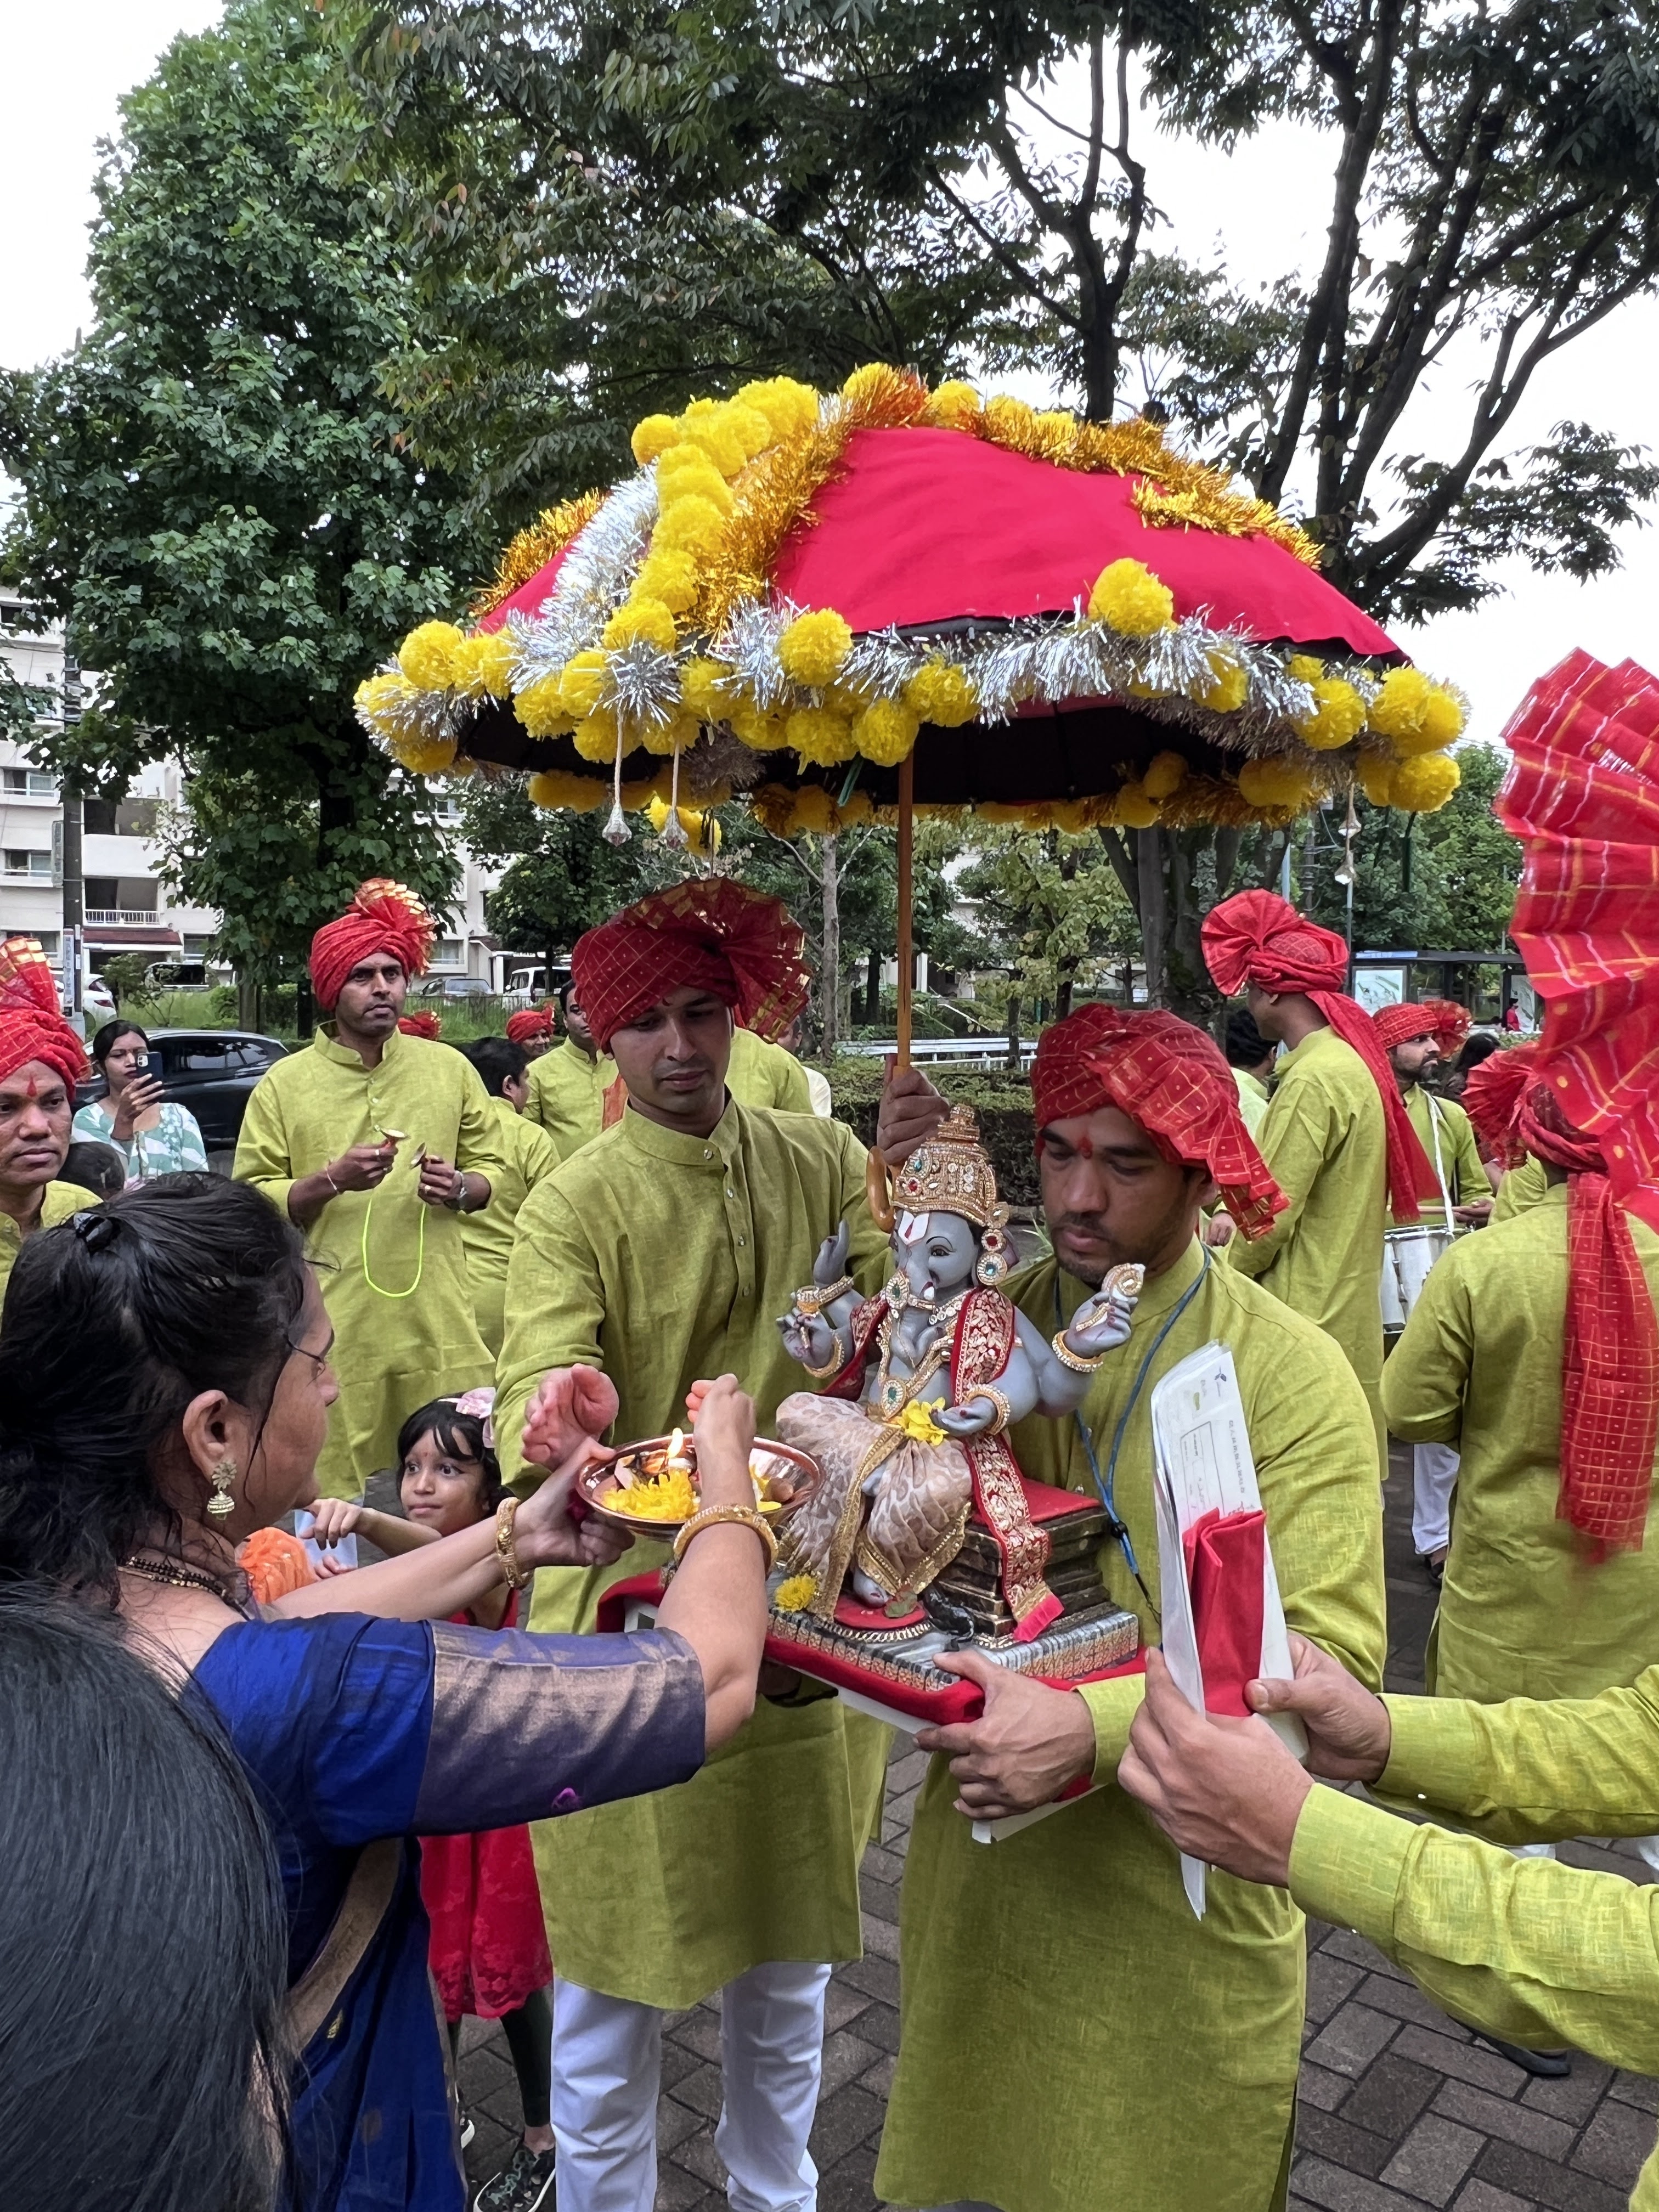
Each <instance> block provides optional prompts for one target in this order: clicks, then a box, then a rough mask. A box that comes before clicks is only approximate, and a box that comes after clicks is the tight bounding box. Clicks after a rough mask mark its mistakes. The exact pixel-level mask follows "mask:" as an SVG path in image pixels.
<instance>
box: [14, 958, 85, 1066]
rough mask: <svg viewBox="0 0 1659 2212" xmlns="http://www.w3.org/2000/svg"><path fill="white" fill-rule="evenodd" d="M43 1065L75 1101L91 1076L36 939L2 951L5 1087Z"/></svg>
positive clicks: (81, 1046) (81, 1045) (81, 1047)
mask: <svg viewBox="0 0 1659 2212" xmlns="http://www.w3.org/2000/svg"><path fill="white" fill-rule="evenodd" d="M31 1060H39V1061H40V1063H41V1065H42V1066H45V1067H49V1068H51V1069H52V1072H53V1073H55V1074H58V1075H61V1076H62V1077H63V1079H64V1089H65V1090H66V1091H68V1092H69V1094H70V1098H71V1099H73V1097H74V1096H75V1086H76V1084H77V1083H78V1082H79V1081H80V1080H81V1078H82V1076H83V1075H84V1074H85V1073H86V1072H87V1054H86V1048H85V1046H84V1045H83V1044H82V1042H81V1040H80V1038H79V1037H78V1036H76V1033H75V1031H74V1030H72V1029H71V1028H70V1024H68V1023H67V1022H66V1021H65V1020H64V1017H63V1014H62V1012H61V1011H60V1010H59V1007H58V986H57V983H56V982H55V981H53V979H52V969H50V968H49V967H48V966H47V964H46V954H45V953H44V952H42V951H41V950H40V945H39V944H38V943H37V942H36V940H35V939H33V938H32V937H9V938H7V939H6V941H5V943H4V944H3V945H0V1081H3V1080H4V1079H5V1078H6V1077H7V1076H10V1075H15V1074H16V1073H17V1071H18V1069H19V1068H20V1067H27V1066H28V1064H29V1062H30V1061H31Z"/></svg>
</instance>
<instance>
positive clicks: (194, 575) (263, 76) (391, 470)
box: [0, 0, 477, 981]
mask: <svg viewBox="0 0 1659 2212" xmlns="http://www.w3.org/2000/svg"><path fill="white" fill-rule="evenodd" d="M333 67H334V56H333V51H332V48H331V45H330V43H329V40H328V37H327V34H326V29H325V26H324V25H323V24H322V23H321V21H320V19H319V15H318V14H317V12H316V11H315V10H314V9H310V8H307V7H304V6H301V5H300V4H298V0H295V4H287V0H242V3H241V4H238V5H233V6H232V8H231V9H229V10H228V14H227V15H226V19H225V21H224V24H223V26H222V28H220V29H217V30H214V31H210V32H208V33H204V35H202V36H200V37H190V38H181V39H179V40H176V41H175V42H174V44H173V46H172V47H170V48H169V50H168V52H167V54H166V55H165V56H164V57H163V58H162V61H161V65H160V67H159V68H158V70H157V71H156V74H155V77H154V78H153V79H152V80H151V82H149V84H147V85H145V86H143V87H142V88H140V89H139V90H138V91H137V92H135V93H133V94H131V95H130V96H129V98H128V99H127V100H125V103H124V104H123V110H122V116H123V127H122V135H121V137H120V139H119V141H118V143H117V144H116V146H115V147H114V148H113V149H111V151H110V152H109V154H108V155H107V158H106V163H105V167H104V169H103V172H102V173H101V175H100V179H99V182H98V187H97V189H98V201H99V214H98V219H97V222H96V223H95V225H94V234H93V245H92V258H91V276H92V283H93V292H94V324H93V327H92V329H91V331H89V333H88V335H87V336H86V337H85V338H83V339H82V342H81V343H79V344H78V345H77V346H76V349H75V351H74V352H73V353H72V354H70V355H69V356H66V357H65V358H64V360H62V361H60V362H55V363H52V364H51V365H50V366H48V367H46V368H43V369H40V370H38V371H34V372H29V373H26V374H12V375H9V376H6V377H5V378H3V379H0V461H3V464H4V465H5V467H6V469H7V470H8V471H9V473H10V474H11V475H12V476H13V477H15V478H16V479H17V481H18V482H19V483H21V486H22V496H21V501H20V502H19V506H18V509H17V512H16V514H15V519H14V521H13V525H12V527H11V531H10V533H9V542H8V544H7V548H6V560H7V564H8V568H9V573H10V574H12V575H13V576H14V577H15V579H16V580H17V581H18V582H19V583H20V584H21V586H22V588H23V590H24V591H25V592H27V595H28V597H29V598H30V599H32V600H33V602H34V603H35V604H36V605H40V606H41V607H43V608H46V609H47V610H49V611H51V612H52V613H53V614H55V615H57V616H58V617H61V618H62V619H63V620H64V622H65V623H66V624H67V626H68V633H69V637H70V647H71V649H72V650H73V651H75V652H76V653H77V655H78V657H79V658H80V659H81V661H82V664H83V665H86V666H88V667H90V668H95V669H97V670H99V671H101V676H102V684H101V689H100V692H99V695H98V704H97V707H96V708H95V710H94V711H91V712H88V714H86V715H85V716H84V717H83V719H82V721H81V723H80V725H79V726H78V728H75V729H71V730H70V731H67V732H64V734H63V735H62V736H61V737H57V738H51V739H50V740H48V741H47V742H46V744H45V745H44V747H43V750H44V751H45V753H46V755H47V756H48V757H50V758H51V759H52V761H53V762H54V763H56V764H57V765H58V767H59V768H60V769H63V770H64V772H65V773H66V774H67V775H70V776H71V777H73V778H75V779H76V780H77V781H80V782H81V784H82V786H83V787H85V788H88V789H93V790H100V791H104V792H111V791H118V790H119V789H120V788H121V787H122V786H123V784H124V783H125V780H126V779H127V778H128V777H129V776H130V775H131V772H132V771H133V769H136V768H137V766H138V765H139V764H140V763H143V762H144V761H146V760H149V759H154V758H156V757H161V756H162V755H165V754H167V753H170V752H178V753H180V754H182V756H183V757H184V758H185V762H186V763H187V765H188V766H189V768H190V769H191V773H192V775H193V778H194V781H193V786H192V803H191V823H190V824H188V825H184V826H181V827H180V828H179V832H178V834H177V836H175V838H174V840H173V847H172V851H173V862H174V866H175V872H176V880H177V881H178V882H179V885H180V888H181V889H182V890H183V891H184V892H185V895H186V896H190V897H191V898H194V899H200V900H201V901H202V902H204V903H205V904H210V905H214V906H217V907H219V908H222V910H223V912H224V915H225V928H224V933H223V936H222V944H223V946H224V949H225V950H226V951H227V952H228V954H229V955H230V957H233V958H234V959H235V960H236V961H237V962H238V963H239V965H240V966H241V967H242V968H243V969H245V971H246V972H249V973H251V974H252V975H255V976H257V977H259V978H261V979H263V980H266V981H270V980H273V979H274V978H275V976H276V974H277V973H278V972H279V970H280V969H281V968H282V966H283V963H289V964H290V965H291V964H292V963H293V962H295V960H297V959H298V958H299V957H301V955H302V954H303V951H304V949H305V945H306V941H307V939H308V937H309V934H310V933H311V931H312V930H313V928H314V927H316V925H317V924H318V923H319V921H323V920H324V919H325V918H326V917H327V915H329V914H330V913H331V912H334V911H337V909H338V908H339V906H340V905H341V904H342V903H343V901H344V899H345V898H346V897H347V896H349V893H350V890H351V889H352V887H353V886H354V885H355V884H356V883H357V882H358V881H359V880H360V879H361V878H363V877H364V876H368V875H374V874H396V875H398V876H400V877H402V878H404V879H405V880H411V881H413V882H414V883H415V884H416V886H417V888H419V889H420V890H422V891H423V892H424V893H425V894H426V895H427V896H428V897H429V898H435V900H436V901H437V902H439V903H440V904H441V905H442V904H447V902H448V900H449V899H450V897H451V896H453V889H454V875H453V867H452V866H451V864H450V862H449V860H448V859H447V855H446V853H445V849H444V848H443V845H442V843H441V839H440V836H439V833H438V831H437V829H436V825H435V821H434V818H433V814H432V810H431V807H430V805H429V803H428V799H426V797H425V796H424V795H423V793H422V789H421V787H418V786H416V785H415V784H413V783H412V782H411V781H410V780H409V779H407V778H406V777H404V776H403V775H401V774H400V773H398V771H396V770H394V769H392V765H391V763H389V762H388V760H387V759H386V757H385V755H384V754H383V753H381V751H380V750H379V748H378V747H376V746H375V745H374V744H372V743H371V742H370V741H369V740H368V738H367V737H366V736H365V735H364V733H363V732H362V730H361V729H360V728H359V727H358V726H357V724H356V719H355V717H354V715H353V713H352V708H351V700H352V694H353V691H354V690H355V689H356V685H357V684H358V683H359V682H360V681H361V680H362V678H363V676H364V675H365V674H366V673H367V672H368V671H369V670H370V669H371V668H372V667H373V666H374V664H375V662H376V661H378V660H379V659H381V658H383V656H384V655H385V654H386V652H387V650H388V648H389V647H392V645H394V644H395V643H396V641H398V639H399V638H400V637H401V636H402V635H404V632H405V631H406V630H407V629H409V628H410V625H411V624H412V623H415V622H416V621H418V620H420V619H422V617H425V616H427V615H429V614H431V613H432V612H433V611H435V610H438V609H441V608H443V607H445V606H446V605H449V604H451V603H452V602H453V600H454V599H455V597H456V586H455V582H454V579H455V577H456V576H457V575H458V574H459V575H461V576H465V575H468V574H471V572H472V571H473V569H474V568H475V567H476V565H477V550H476V549H475V547H474V545H473V544H472V543H471V540H469V539H468V538H467V537H466V536H465V528H464V524H463V520H462V517H461V511H460V510H461V503H462V502H461V495H460V488H459V486H458V485H457V484H456V483H455V482H454V481H453V480H452V479H450V478H448V477H445V476H444V475H443V474H442V473H441V472H438V471H435V470H434V469H433V468H432V466H431V465H429V464H428V463H426V462H423V461H421V460H417V459H416V457H415V455H414V454H413V453H412V452H411V451H410V448H409V445H408V441H407V439H406V437H405V435H404V423H403V422H402V420H401V418H400V416H398V413H397V412H396V411H395V410H394V409H393V408H392V405H391V404H388V403H387V402H386V399H385V398H383V397H382V396H381V393H380V375H381V364H382V363H383V362H384V361H385V360H386V356H388V355H389V354H390V353H392V351H393V350H394V349H396V348H397V347H398V345H400V344H401V343H404V342H405V340H406V338H407V336H408V329H409V325H408V319H407V308H408V289H407V283H406V280H405V276H404V270H403V267H402V264H401V262H400V259H399V257H398V252H396V251H395V249H394V246H393V245H392V240H391V238H390V236H389V234H388V232H387V230H386V226H385V225H384V223H383V222H380V220H379V219H378V217H377V215H376V213H375V210H374V208H373V207H372V206H371V204H369V202H368V198H367V197H366V196H365V194H364V193H363V192H362V191H361V190H356V189H350V190H348V189H345V188H343V187H342V186H341V185H339V184H338V183H337V181H336V180H335V179H336V174H337V166H338V159H339V154H340V138H339V129H338V125H337V123H336V121H335V119H334V118H333V116H332V114H331V109H330V93H329V88H330V85H331V71H332V70H333Z"/></svg>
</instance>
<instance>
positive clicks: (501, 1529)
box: [495, 1498, 536, 1590]
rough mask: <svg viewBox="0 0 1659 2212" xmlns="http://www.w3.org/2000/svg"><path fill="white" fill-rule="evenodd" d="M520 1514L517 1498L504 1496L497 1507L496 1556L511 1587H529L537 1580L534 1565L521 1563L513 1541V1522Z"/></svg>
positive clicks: (508, 1585)
mask: <svg viewBox="0 0 1659 2212" xmlns="http://www.w3.org/2000/svg"><path fill="white" fill-rule="evenodd" d="M518 1515H519V1501H518V1499H517V1498H502V1500H501V1504H499V1505H498V1506H497V1507H496V1508H495V1557H496V1558H497V1559H499V1560H500V1561H501V1572H502V1573H503V1574H504V1575H505V1576H506V1577H507V1588H508V1589H515V1590H522V1589H529V1587H530V1585H531V1583H532V1582H533V1581H534V1580H535V1577H536V1570H535V1569H534V1567H521V1566H520V1565H519V1553H518V1547H517V1546H516V1545H515V1544H514V1543H513V1522H514V1521H515V1520H517V1518H518Z"/></svg>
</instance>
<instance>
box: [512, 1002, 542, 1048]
mask: <svg viewBox="0 0 1659 2212" xmlns="http://www.w3.org/2000/svg"><path fill="white" fill-rule="evenodd" d="M552 1034H553V1009H552V1007H551V1006H526V1007H524V1008H522V1009H521V1010H520V1012H518V1013H516V1014H509V1015H508V1016H507V1042H508V1043H509V1044H528V1043H529V1042H531V1040H532V1038H533V1037H550V1036H552Z"/></svg>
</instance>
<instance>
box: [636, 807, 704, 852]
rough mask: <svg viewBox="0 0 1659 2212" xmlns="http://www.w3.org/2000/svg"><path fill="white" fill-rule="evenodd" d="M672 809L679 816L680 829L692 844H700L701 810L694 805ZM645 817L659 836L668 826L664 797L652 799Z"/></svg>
mask: <svg viewBox="0 0 1659 2212" xmlns="http://www.w3.org/2000/svg"><path fill="white" fill-rule="evenodd" d="M674 811H675V812H676V813H677V814H678V816H679V817H680V827H681V829H684V832H685V834H686V836H688V837H689V838H690V840H691V842H692V843H693V844H694V845H697V844H701V843H702V823H703V817H702V813H701V811H699V810H698V809H697V808H696V807H695V806H680V807H676V809H675V810H674ZM645 818H646V820H647V822H648V823H650V824H651V827H652V828H653V829H654V830H655V831H656V832H657V834H658V836H661V835H662V833H663V831H664V830H665V829H666V828H667V827H668V801H667V800H666V799H653V800H652V802H651V804H650V805H648V806H647V808H646V810H645Z"/></svg>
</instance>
